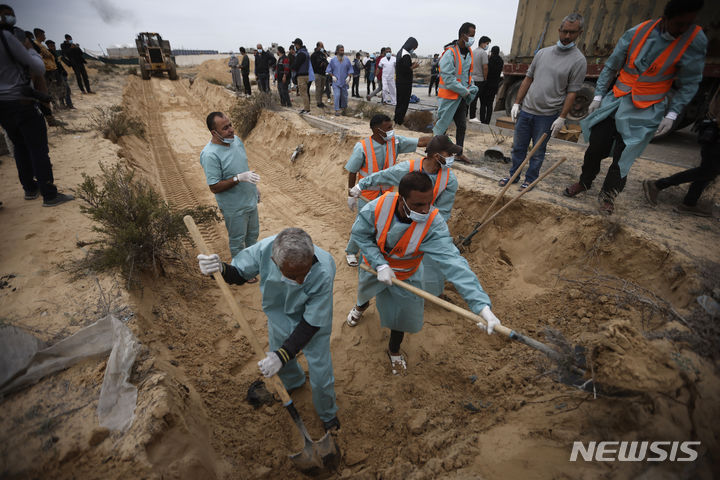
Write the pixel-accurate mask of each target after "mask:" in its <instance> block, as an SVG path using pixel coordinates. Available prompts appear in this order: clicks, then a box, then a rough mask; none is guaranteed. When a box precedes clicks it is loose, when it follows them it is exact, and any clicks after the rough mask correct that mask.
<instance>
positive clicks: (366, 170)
mask: <svg viewBox="0 0 720 480" xmlns="http://www.w3.org/2000/svg"><path fill="white" fill-rule="evenodd" d="M360 143H361V144H362V147H363V152H364V153H365V163H364V164H363V166H362V168H361V169H360V171H359V172H358V177H360V178H358V182H359V181H360V180H362V179H363V178H365V177H367V176H369V175H372V174H373V173H376V172H379V171H380V170H385V168H389V167H392V166H393V165H395V160H396V159H397V152H396V151H395V137H393V139H392V141H390V142H387V143H385V167H384V168H380V167H379V166H378V161H377V158H376V157H375V149H374V148H373V146H372V137H370V138H368V139H367V140H362V141H361V142H360ZM368 143H369V144H370V153H371V155H368V145H367V144H368ZM390 144H392V148H390ZM391 150H392V157H391V156H390V153H391ZM371 160H372V161H371ZM392 189H393V187H381V186H378V187H368V188H367V189H365V190H363V191H362V192H360V195H362V196H363V197H364V198H365V199H366V200H367V201H371V200H375V199H376V198H377V197H379V196H380V194H381V193H385V192H391V191H392Z"/></svg>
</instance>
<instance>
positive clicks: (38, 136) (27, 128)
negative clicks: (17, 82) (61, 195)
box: [0, 100, 57, 200]
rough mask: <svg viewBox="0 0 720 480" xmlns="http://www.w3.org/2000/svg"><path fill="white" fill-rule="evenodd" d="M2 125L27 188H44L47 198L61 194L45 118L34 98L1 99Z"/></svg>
mask: <svg viewBox="0 0 720 480" xmlns="http://www.w3.org/2000/svg"><path fill="white" fill-rule="evenodd" d="M0 125H2V127H3V128H4V129H5V131H6V132H7V135H8V137H9V138H10V141H11V142H12V143H13V147H14V150H15V165H16V167H17V171H18V177H19V178H20V183H21V184H22V187H23V189H24V190H25V192H27V193H34V192H37V190H38V189H40V193H41V194H42V196H43V199H45V200H52V199H53V198H55V197H56V196H57V188H56V187H55V185H54V183H53V182H54V178H53V169H52V163H50V153H49V149H48V137H47V125H46V124H45V117H43V114H42V112H40V109H39V108H38V106H37V103H35V102H31V101H24V100H19V101H10V102H0Z"/></svg>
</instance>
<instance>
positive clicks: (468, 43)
mask: <svg viewBox="0 0 720 480" xmlns="http://www.w3.org/2000/svg"><path fill="white" fill-rule="evenodd" d="M473 43H475V37H468V39H467V40H465V46H466V47H472V46H473Z"/></svg>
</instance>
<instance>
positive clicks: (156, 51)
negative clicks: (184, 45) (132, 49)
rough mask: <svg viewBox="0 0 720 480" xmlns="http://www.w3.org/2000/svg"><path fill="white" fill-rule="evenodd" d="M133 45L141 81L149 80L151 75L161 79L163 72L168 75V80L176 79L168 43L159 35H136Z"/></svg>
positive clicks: (144, 33)
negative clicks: (135, 47)
mask: <svg viewBox="0 0 720 480" xmlns="http://www.w3.org/2000/svg"><path fill="white" fill-rule="evenodd" d="M135 45H136V46H137V49H138V55H139V56H140V59H139V65H140V76H141V77H142V79H143V80H150V77H151V76H152V75H155V76H160V77H161V76H162V74H163V72H167V73H168V78H170V80H177V79H178V75H177V66H176V65H175V57H174V56H173V55H172V50H171V49H170V42H168V41H167V40H163V39H162V37H161V36H160V34H159V33H152V32H142V33H138V36H137V38H136V39H135Z"/></svg>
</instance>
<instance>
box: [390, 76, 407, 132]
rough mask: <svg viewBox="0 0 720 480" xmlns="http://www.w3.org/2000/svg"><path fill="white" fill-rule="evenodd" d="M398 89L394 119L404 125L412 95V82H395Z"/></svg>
mask: <svg viewBox="0 0 720 480" xmlns="http://www.w3.org/2000/svg"><path fill="white" fill-rule="evenodd" d="M395 89H396V91H397V95H396V97H397V102H396V103H395V118H394V119H393V121H394V122H395V123H397V124H398V125H402V124H403V122H404V121H405V114H406V113H407V109H408V106H409V105H410V95H412V84H410V83H397V82H395Z"/></svg>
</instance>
